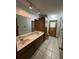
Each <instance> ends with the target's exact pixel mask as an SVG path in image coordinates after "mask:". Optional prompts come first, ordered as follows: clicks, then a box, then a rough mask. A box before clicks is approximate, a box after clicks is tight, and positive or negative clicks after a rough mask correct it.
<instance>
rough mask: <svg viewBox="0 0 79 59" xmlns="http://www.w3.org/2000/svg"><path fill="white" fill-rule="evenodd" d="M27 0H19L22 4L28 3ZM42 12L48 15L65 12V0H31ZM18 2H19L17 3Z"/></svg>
mask: <svg viewBox="0 0 79 59" xmlns="http://www.w3.org/2000/svg"><path fill="white" fill-rule="evenodd" d="M25 1H26V0H17V2H19V3H20V4H21V3H22V4H26V5H27V2H25ZM29 1H30V2H31V3H32V4H33V5H34V6H36V8H37V9H39V10H40V13H41V14H46V15H62V14H63V0H29ZM16 4H17V3H16Z"/></svg>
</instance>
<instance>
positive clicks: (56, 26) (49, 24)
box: [49, 20, 57, 37]
mask: <svg viewBox="0 0 79 59" xmlns="http://www.w3.org/2000/svg"><path fill="white" fill-rule="evenodd" d="M50 22H56V30H55V31H56V32H57V20H49V32H50ZM56 32H55V33H56ZM49 35H50V33H49ZM55 37H56V34H55Z"/></svg>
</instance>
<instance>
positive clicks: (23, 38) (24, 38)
mask: <svg viewBox="0 0 79 59" xmlns="http://www.w3.org/2000/svg"><path fill="white" fill-rule="evenodd" d="M43 34H44V32H41V31H34V32H30V33H27V34H24V35H20V36H17V37H16V44H17V51H20V50H21V49H23V48H24V47H25V46H27V45H28V44H30V43H31V42H33V41H34V40H36V39H37V38H39V37H40V36H42V35H43Z"/></svg>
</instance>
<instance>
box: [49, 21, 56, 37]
mask: <svg viewBox="0 0 79 59" xmlns="http://www.w3.org/2000/svg"><path fill="white" fill-rule="evenodd" d="M56 29H57V21H56V20H53V21H49V35H50V36H53V37H56Z"/></svg>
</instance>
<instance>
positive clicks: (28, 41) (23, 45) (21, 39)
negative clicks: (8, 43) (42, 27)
mask: <svg viewBox="0 0 79 59" xmlns="http://www.w3.org/2000/svg"><path fill="white" fill-rule="evenodd" d="M44 40H45V39H44V32H41V31H34V32H30V33H27V34H24V35H20V36H17V37H16V48H17V49H16V59H30V58H31V57H32V55H33V54H34V53H35V51H36V50H37V49H38V48H39V47H40V45H41V44H42V43H43V42H44Z"/></svg>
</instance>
